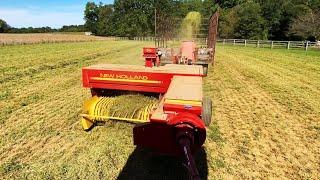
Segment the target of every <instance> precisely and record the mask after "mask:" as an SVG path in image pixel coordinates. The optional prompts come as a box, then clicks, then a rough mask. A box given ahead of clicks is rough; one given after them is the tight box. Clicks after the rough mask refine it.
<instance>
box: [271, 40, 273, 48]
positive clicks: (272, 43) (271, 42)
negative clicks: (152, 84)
mask: <svg viewBox="0 0 320 180" xmlns="http://www.w3.org/2000/svg"><path fill="white" fill-rule="evenodd" d="M271 49H273V41H271Z"/></svg>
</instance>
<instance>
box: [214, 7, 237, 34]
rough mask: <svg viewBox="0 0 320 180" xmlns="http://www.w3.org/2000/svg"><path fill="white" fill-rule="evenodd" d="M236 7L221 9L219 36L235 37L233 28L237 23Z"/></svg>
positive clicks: (234, 28)
mask: <svg viewBox="0 0 320 180" xmlns="http://www.w3.org/2000/svg"><path fill="white" fill-rule="evenodd" d="M238 8H239V7H235V8H231V9H223V10H222V11H220V18H219V27H218V30H219V36H220V37H221V38H226V39H228V38H235V30H236V27H237V26H238V23H239V16H238V14H237V13H238Z"/></svg>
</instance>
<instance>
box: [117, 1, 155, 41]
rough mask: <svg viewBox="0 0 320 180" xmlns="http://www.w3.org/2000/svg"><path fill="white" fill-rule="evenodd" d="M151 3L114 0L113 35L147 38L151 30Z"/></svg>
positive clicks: (152, 12)
mask: <svg viewBox="0 0 320 180" xmlns="http://www.w3.org/2000/svg"><path fill="white" fill-rule="evenodd" d="M153 14H154V6H153V1H150V0H115V1H114V15H113V20H112V21H113V23H114V27H113V30H114V34H115V35H118V36H129V37H133V36H147V35H150V34H151V32H152V29H153V24H154V23H153V21H154V19H153V18H152V17H154V15H153Z"/></svg>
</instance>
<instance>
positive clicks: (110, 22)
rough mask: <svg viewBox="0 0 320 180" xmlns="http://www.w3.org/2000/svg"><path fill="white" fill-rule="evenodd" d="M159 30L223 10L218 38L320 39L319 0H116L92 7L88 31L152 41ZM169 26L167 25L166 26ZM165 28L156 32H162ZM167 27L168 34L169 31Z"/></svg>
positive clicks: (87, 19)
mask: <svg viewBox="0 0 320 180" xmlns="http://www.w3.org/2000/svg"><path fill="white" fill-rule="evenodd" d="M155 8H156V9H157V13H158V15H157V16H158V18H159V17H162V18H160V20H158V23H159V24H158V25H159V26H160V25H161V26H163V27H164V29H165V30H167V31H170V27H172V28H177V26H175V24H177V23H178V22H177V21H176V19H180V20H181V19H182V18H183V17H184V16H186V14H187V13H188V12H190V11H198V12H200V13H201V14H202V16H203V17H204V18H209V17H210V15H212V14H213V13H214V12H215V11H216V10H218V9H219V11H220V21H219V37H220V38H241V39H272V40H306V39H308V40H319V39H320V34H319V33H320V31H319V29H320V0H216V1H214V0H204V1H202V0H154V1H150V0H115V1H114V4H103V3H100V4H96V3H94V2H88V3H87V4H86V7H85V11H84V14H85V17H84V19H85V28H86V29H87V30H88V31H91V32H93V33H94V34H96V35H102V36H127V37H133V36H153V35H154V31H155V29H154V26H155V23H154V22H155V21H154V18H155V13H154V9H155ZM168 24H169V26H168ZM159 28H160V29H161V27H158V29H159ZM168 28H169V29H168Z"/></svg>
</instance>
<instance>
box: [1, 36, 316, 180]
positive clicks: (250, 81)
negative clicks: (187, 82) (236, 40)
mask: <svg viewBox="0 0 320 180" xmlns="http://www.w3.org/2000/svg"><path fill="white" fill-rule="evenodd" d="M146 45H147V44H145V43H141V42H134V41H102V42H84V43H59V44H38V45H24V46H4V47H0V72H1V74H0V90H1V91H0V109H1V111H0V179H12V178H15V179H21V178H23V179H79V178H80V179H181V178H184V177H185V174H186V171H185V169H184V168H183V166H182V165H181V163H180V162H179V161H177V160H174V159H171V158H167V157H154V156H152V153H151V152H149V151H147V150H140V149H135V147H134V146H133V145H132V127H133V125H131V124H126V123H115V122H111V123H107V124H106V126H103V127H96V128H94V129H93V130H92V131H91V132H88V133H87V132H84V131H82V129H81V126H80V125H79V113H80V112H81V107H82V103H83V102H84V100H86V99H88V98H89V97H90V94H89V90H87V89H83V88H82V87H81V67H83V66H86V65H90V64H96V63H122V64H141V65H142V64H143V59H142V47H143V46H146ZM204 90H205V94H207V95H208V96H210V97H211V98H212V100H213V101H214V119H213V123H212V125H211V126H210V127H209V128H208V133H207V141H206V144H205V146H204V150H203V151H201V152H200V155H197V157H198V160H197V161H198V165H199V169H200V173H201V176H202V178H203V179H206V178H207V179H229V178H236V179H238V178H240V179H248V178H262V179H264V178H281V179H285V178H289V179H319V178H320V174H319V172H320V100H319V99H320V53H319V52H308V53H305V52H304V51H286V50H269V49H255V48H241V47H231V46H218V48H217V55H216V63H215V65H214V67H211V69H210V72H209V75H208V77H206V78H205V84H204Z"/></svg>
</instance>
